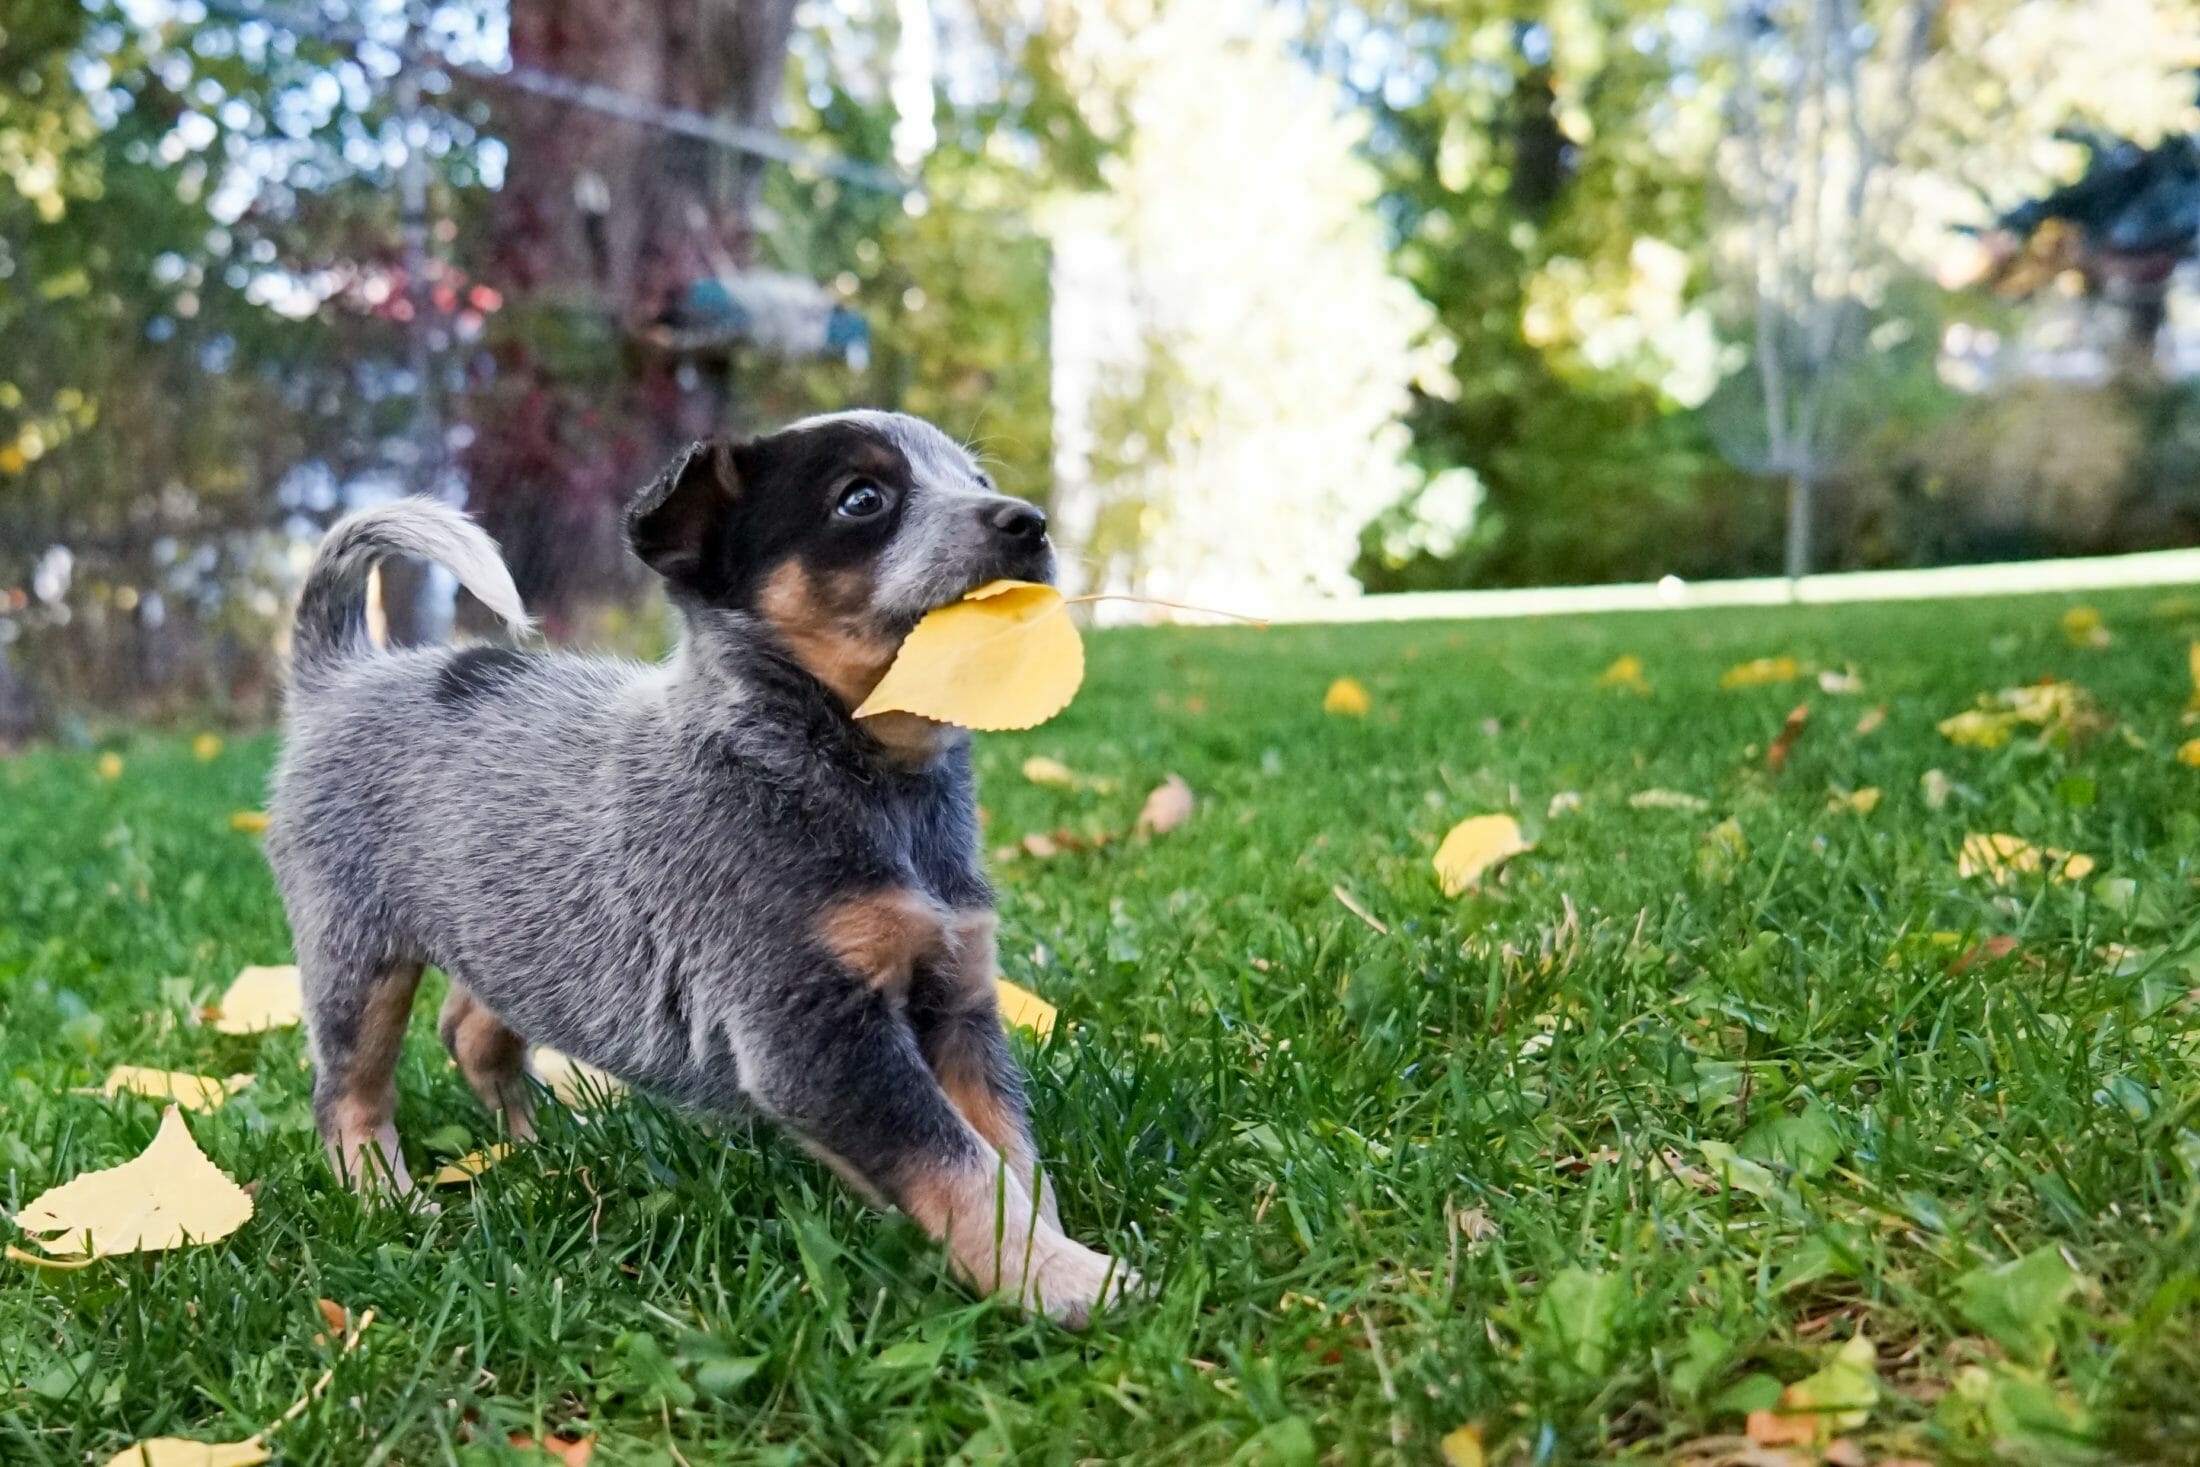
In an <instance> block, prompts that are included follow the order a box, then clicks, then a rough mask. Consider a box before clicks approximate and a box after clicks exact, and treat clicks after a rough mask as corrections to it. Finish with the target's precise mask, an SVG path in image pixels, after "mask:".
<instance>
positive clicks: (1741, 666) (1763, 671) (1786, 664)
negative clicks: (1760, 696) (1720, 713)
mask: <svg viewBox="0 0 2200 1467" xmlns="http://www.w3.org/2000/svg"><path fill="white" fill-rule="evenodd" d="M1802 675H1803V665H1802V664H1801V663H1799V662H1797V661H1796V660H1795V659H1794V658H1792V657H1758V658H1753V659H1752V660H1750V661H1748V662H1737V663H1735V664H1734V665H1733V666H1732V667H1730V668H1728V669H1727V670H1726V672H1725V674H1724V675H1723V676H1721V677H1720V679H1719V686H1720V687H1722V688H1761V687H1763V686H1765V685H1766V684H1767V683H1791V682H1794V681H1795V680H1796V679H1797V678H1799V677H1801V676H1802Z"/></svg>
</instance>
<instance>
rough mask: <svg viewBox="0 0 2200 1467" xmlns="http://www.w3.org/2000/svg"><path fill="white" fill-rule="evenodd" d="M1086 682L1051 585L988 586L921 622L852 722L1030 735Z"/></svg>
mask: <svg viewBox="0 0 2200 1467" xmlns="http://www.w3.org/2000/svg"><path fill="white" fill-rule="evenodd" d="M1084 680H1085V644H1084V641H1083V639H1082V638H1080V637H1079V636H1078V634H1077V626H1076V624H1075V623H1074V622H1072V621H1071V620H1070V619H1069V607H1068V603H1066V602H1064V601H1063V599H1062V593H1061V592H1059V591H1057V590H1055V589H1054V588H1053V587H1052V586H1041V585H1037V584H1035V583H1033V582H1030V581H993V582H990V583H989V584H987V585H983V586H980V587H979V588H978V589H977V590H975V591H972V592H971V593H970V594H969V595H968V596H965V597H964V598H963V599H962V600H960V601H957V602H954V603H952V604H950V605H947V606H942V607H941V608H939V609H938V610H937V611H934V612H932V613H930V614H929V615H927V616H926V617H925V618H924V620H922V621H920V622H918V623H917V625H916V629H915V630H914V631H912V632H910V633H909V636H908V637H907V639H906V640H904V641H903V642H902V644H901V650H900V651H899V652H897V653H895V654H894V664H893V666H891V667H889V668H887V669H886V676H885V677H883V678H881V679H879V684H878V686H877V687H876V688H873V689H872V690H871V696H870V697H868V698H866V699H865V700H864V702H863V706H862V707H860V708H858V709H856V712H855V716H856V717H858V718H870V717H874V716H875V715H877V714H881V713H914V714H916V715H917V716H918V717H920V718H929V719H932V720H934V721H935V722H939V723H952V724H955V725H958V726H959V727H962V728H975V729H984V730H988V731H1001V730H1007V729H1019V728H1034V727H1037V726H1038V725H1039V724H1042V723H1045V722H1046V721H1047V720H1048V719H1050V718H1052V717H1053V716H1054V715H1055V714H1057V713H1060V712H1061V711H1062V710H1063V709H1064V708H1067V707H1068V706H1069V700H1070V699H1071V698H1074V697H1075V696H1077V689H1078V687H1079V685H1080V684H1082V683H1083V682H1084Z"/></svg>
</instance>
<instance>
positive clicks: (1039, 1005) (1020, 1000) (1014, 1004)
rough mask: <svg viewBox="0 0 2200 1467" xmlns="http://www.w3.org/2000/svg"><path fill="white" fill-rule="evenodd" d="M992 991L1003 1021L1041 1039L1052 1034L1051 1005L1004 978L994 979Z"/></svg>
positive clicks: (1052, 1012)
mask: <svg viewBox="0 0 2200 1467" xmlns="http://www.w3.org/2000/svg"><path fill="white" fill-rule="evenodd" d="M993 991H994V996H995V998H996V1000H997V1001H998V1002H999V1004H1000V1006H1001V1017H1002V1018H1003V1019H1005V1020H1007V1021H1008V1022H1009V1023H1011V1024H1013V1025H1015V1026H1016V1027H1017V1028H1019V1029H1029V1030H1030V1031H1031V1032H1032V1033H1034V1034H1036V1035H1038V1036H1039V1037H1040V1038H1041V1039H1044V1038H1046V1037H1047V1036H1048V1035H1049V1034H1052V1033H1053V1032H1054V1005H1053V1004H1050V1003H1048V1002H1047V1001H1046V1000H1045V999H1043V998H1041V997H1039V995H1038V994H1036V993H1033V992H1032V991H1031V990H1030V989H1028V988H1024V987H1021V986H1019V985H1017V984H1014V983H1011V982H1009V981H1008V980H1007V979H1006V978H996V979H994V980H993Z"/></svg>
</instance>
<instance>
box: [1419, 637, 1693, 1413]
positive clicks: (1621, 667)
mask: <svg viewBox="0 0 2200 1467" xmlns="http://www.w3.org/2000/svg"><path fill="white" fill-rule="evenodd" d="M1597 686H1598V687H1600V688H1625V689H1626V690H1627V691H1628V692H1630V693H1647V692H1649V691H1650V684H1649V683H1648V682H1647V681H1646V680H1645V679H1644V678H1643V675H1642V659H1641V658H1640V657H1637V656H1636V655H1635V654H1634V653H1632V652H1630V653H1628V654H1627V655H1626V656H1624V657H1620V658H1616V659H1614V660H1613V663H1612V665H1611V666H1610V667H1607V668H1606V669H1604V671H1602V672H1600V673H1598V674H1597ZM1465 1429H1466V1428H1465V1427H1461V1428H1460V1430H1462V1431H1464V1430H1465ZM1445 1440H1447V1441H1448V1440H1450V1438H1448V1437H1447V1438H1445Z"/></svg>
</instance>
